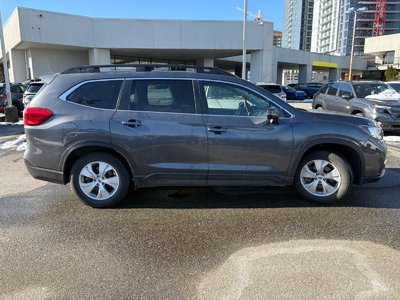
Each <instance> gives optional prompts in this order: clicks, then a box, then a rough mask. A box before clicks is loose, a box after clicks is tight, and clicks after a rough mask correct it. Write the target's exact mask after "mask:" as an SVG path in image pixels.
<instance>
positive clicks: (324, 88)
mask: <svg viewBox="0 0 400 300" xmlns="http://www.w3.org/2000/svg"><path fill="white" fill-rule="evenodd" d="M328 87H329V84H325V85H324V86H323V87H322V88H321V90H320V93H321V94H326V91H327V90H328Z"/></svg>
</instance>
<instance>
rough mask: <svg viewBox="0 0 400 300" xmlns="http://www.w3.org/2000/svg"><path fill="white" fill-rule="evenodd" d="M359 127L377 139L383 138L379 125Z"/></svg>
mask: <svg viewBox="0 0 400 300" xmlns="http://www.w3.org/2000/svg"><path fill="white" fill-rule="evenodd" d="M360 128H361V129H362V130H363V131H365V132H366V133H367V134H369V135H370V136H372V137H374V138H376V139H378V140H383V131H382V128H380V127H379V126H376V127H375V126H360Z"/></svg>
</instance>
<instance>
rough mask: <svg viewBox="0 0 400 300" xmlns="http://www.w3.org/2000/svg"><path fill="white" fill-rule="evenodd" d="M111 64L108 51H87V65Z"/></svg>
mask: <svg viewBox="0 0 400 300" xmlns="http://www.w3.org/2000/svg"><path fill="white" fill-rule="evenodd" d="M109 64H111V57H110V49H99V48H92V49H89V65H109Z"/></svg>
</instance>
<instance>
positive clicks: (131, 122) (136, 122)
mask: <svg viewBox="0 0 400 300" xmlns="http://www.w3.org/2000/svg"><path fill="white" fill-rule="evenodd" d="M122 125H124V126H127V127H133V128H135V127H139V126H142V121H139V120H129V121H122Z"/></svg>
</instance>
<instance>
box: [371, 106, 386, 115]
mask: <svg viewBox="0 0 400 300" xmlns="http://www.w3.org/2000/svg"><path fill="white" fill-rule="evenodd" d="M371 106H372V108H373V109H374V110H375V111H376V112H379V113H384V114H388V113H389V110H390V106H382V105H375V104H372V105H371Z"/></svg>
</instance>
